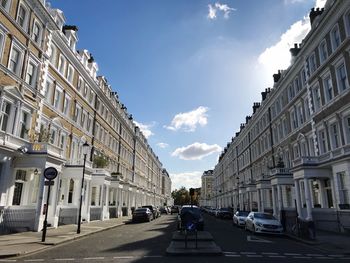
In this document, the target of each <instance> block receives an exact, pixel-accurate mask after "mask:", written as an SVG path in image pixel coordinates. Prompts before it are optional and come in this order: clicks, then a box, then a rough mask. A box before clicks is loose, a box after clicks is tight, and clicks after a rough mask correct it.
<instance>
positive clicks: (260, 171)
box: [213, 0, 350, 232]
mask: <svg viewBox="0 0 350 263" xmlns="http://www.w3.org/2000/svg"><path fill="white" fill-rule="evenodd" d="M310 22H311V31H310V32H309V33H308V34H307V36H306V37H305V39H304V40H303V41H302V43H300V44H296V45H295V46H294V48H291V50H290V51H291V55H292V63H291V65H290V66H289V67H288V68H287V69H286V70H281V71H279V72H278V73H277V74H275V75H274V85H273V87H272V88H268V89H266V90H265V91H264V92H262V101H261V102H257V103H254V105H253V114H252V116H247V117H246V121H245V123H243V124H241V127H240V131H239V132H237V133H236V134H235V136H234V137H233V138H232V140H231V141H230V142H229V143H228V144H227V147H226V148H225V149H224V152H223V153H222V154H221V156H220V158H219V162H218V164H217V165H216V166H215V169H214V172H213V174H214V189H215V190H214V192H215V193H216V194H215V196H213V202H214V203H215V200H216V199H218V200H219V201H218V206H220V207H224V206H225V207H228V206H232V207H233V208H234V209H235V210H248V211H251V210H254V211H268V212H271V213H273V214H274V215H275V216H277V217H279V218H280V219H282V211H283V214H284V215H287V220H289V221H294V222H295V217H296V216H298V217H299V218H300V219H303V220H306V221H308V222H314V223H315V226H316V228H319V229H326V230H332V231H339V232H344V231H347V230H349V229H350V83H349V77H350V1H334V0H328V1H327V2H326V5H325V8H324V9H316V10H315V9H313V10H311V12H310ZM284 220H286V218H284ZM287 223H288V222H287ZM290 223H291V224H293V223H292V222H290ZM287 227H288V226H287ZM289 227H292V225H290V226H289Z"/></svg>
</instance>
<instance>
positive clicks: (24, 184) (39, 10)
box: [0, 0, 172, 232]
mask: <svg viewBox="0 0 350 263" xmlns="http://www.w3.org/2000/svg"><path fill="white" fill-rule="evenodd" d="M65 22H66V18H65V16H64V14H63V12H62V11H60V10H58V9H54V8H51V7H50V5H48V3H46V1H45V0H5V1H1V2H0V232H11V231H12V232H13V231H21V230H35V231H40V230H41V229H42V225H43V220H44V213H45V211H46V209H45V205H46V195H47V188H48V187H47V186H45V180H44V176H43V171H44V169H45V168H47V167H54V168H56V169H57V171H58V177H57V178H56V179H55V180H54V185H53V186H52V187H51V188H52V189H51V195H50V200H49V209H48V223H49V224H50V225H51V226H55V227H57V226H59V225H62V224H76V223H77V221H78V210H79V205H80V202H82V208H81V209H82V210H81V211H82V212H81V213H82V220H83V221H90V220H105V219H108V218H113V217H118V216H122V215H127V214H129V213H130V211H131V210H132V208H134V207H138V206H141V205H148V204H153V205H158V206H159V205H164V204H171V203H172V199H171V195H170V191H171V180H170V177H169V174H168V173H167V171H166V170H165V169H164V168H163V166H162V163H161V162H160V160H159V158H158V157H157V155H156V154H155V153H154V152H153V150H152V148H151V147H150V146H149V144H148V143H147V140H146V138H145V137H144V135H143V134H142V132H141V131H140V129H139V128H138V127H137V126H136V125H135V124H134V122H133V117H132V115H131V114H129V113H128V112H127V108H126V106H125V105H124V104H122V103H121V102H120V100H119V96H118V94H117V92H116V91H113V90H112V87H111V86H110V85H109V84H108V82H107V80H106V78H105V77H104V76H98V75H97V73H98V65H97V63H96V62H95V61H94V58H93V56H92V55H91V54H90V53H89V52H88V51H87V50H76V44H77V40H78V35H77V32H78V28H77V27H76V26H72V25H66V24H65ZM85 143H86V144H88V147H89V148H88V152H87V153H86V155H85V156H86V163H85V173H84V184H82V181H83V168H84V167H83V166H84V165H83V164H84V162H83V160H84V152H83V149H82V148H83V144H85ZM81 194H82V200H81Z"/></svg>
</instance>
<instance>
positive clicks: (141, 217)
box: [132, 208, 153, 222]
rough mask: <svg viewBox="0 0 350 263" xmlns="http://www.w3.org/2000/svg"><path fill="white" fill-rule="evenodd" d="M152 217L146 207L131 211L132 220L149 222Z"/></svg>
mask: <svg viewBox="0 0 350 263" xmlns="http://www.w3.org/2000/svg"><path fill="white" fill-rule="evenodd" d="M152 219H153V213H152V212H151V210H149V209H148V208H137V209H135V211H134V212H133V213H132V221H133V222H139V221H142V222H143V221H146V222H151V221H152Z"/></svg>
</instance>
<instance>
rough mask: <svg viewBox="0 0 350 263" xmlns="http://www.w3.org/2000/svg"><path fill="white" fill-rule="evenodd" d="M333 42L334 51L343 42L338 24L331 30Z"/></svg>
mask: <svg viewBox="0 0 350 263" xmlns="http://www.w3.org/2000/svg"><path fill="white" fill-rule="evenodd" d="M331 44H332V50H333V51H335V50H336V49H337V48H338V47H339V46H340V44H341V39H340V32H339V27H338V25H335V27H334V28H333V29H332V31H331Z"/></svg>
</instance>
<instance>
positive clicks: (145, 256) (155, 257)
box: [143, 256, 163, 258]
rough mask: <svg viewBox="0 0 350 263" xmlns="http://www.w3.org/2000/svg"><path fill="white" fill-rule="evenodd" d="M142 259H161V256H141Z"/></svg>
mask: <svg viewBox="0 0 350 263" xmlns="http://www.w3.org/2000/svg"><path fill="white" fill-rule="evenodd" d="M143 257H144V258H162V257H163V256H143Z"/></svg>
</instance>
